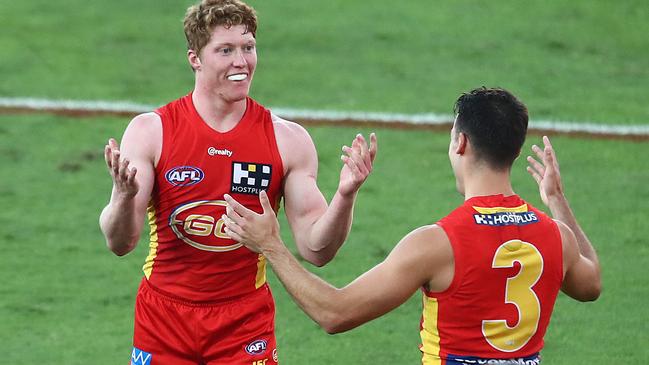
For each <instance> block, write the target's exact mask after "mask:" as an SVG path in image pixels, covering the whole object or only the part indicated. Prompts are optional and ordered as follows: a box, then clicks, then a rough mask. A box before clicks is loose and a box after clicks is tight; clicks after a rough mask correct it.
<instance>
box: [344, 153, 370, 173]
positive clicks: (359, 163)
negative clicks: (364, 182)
mask: <svg viewBox="0 0 649 365" xmlns="http://www.w3.org/2000/svg"><path fill="white" fill-rule="evenodd" d="M345 147H347V146H345ZM345 147H343V152H345V153H347V157H349V158H350V159H351V160H353V161H354V163H355V165H356V170H358V171H360V172H361V173H362V174H365V175H368V174H369V171H368V168H367V166H366V165H365V162H364V161H363V158H362V157H361V154H360V151H359V150H357V149H350V148H349V147H347V148H346V149H345Z"/></svg>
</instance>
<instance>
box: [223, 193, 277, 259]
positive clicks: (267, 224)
mask: <svg viewBox="0 0 649 365" xmlns="http://www.w3.org/2000/svg"><path fill="white" fill-rule="evenodd" d="M225 201H226V202H227V203H228V205H227V207H226V214H225V215H223V216H222V217H221V218H222V219H223V221H224V222H225V233H227V234H228V236H230V237H231V238H232V239H233V240H235V241H238V242H240V243H242V244H243V245H244V246H246V247H248V248H249V249H250V250H251V251H254V252H264V251H266V250H267V249H269V248H272V246H273V245H275V244H280V245H281V244H282V243H281V239H280V235H279V222H278V221H277V215H275V211H274V210H273V207H272V205H271V204H270V201H269V200H268V195H267V194H266V192H265V191H263V190H262V191H261V193H260V194H259V202H260V203H261V207H262V208H263V209H264V211H263V213H262V214H258V213H256V212H253V211H252V210H250V209H248V208H246V207H244V206H243V205H241V204H240V203H239V202H238V201H236V200H234V198H232V197H231V196H230V195H227V194H225Z"/></svg>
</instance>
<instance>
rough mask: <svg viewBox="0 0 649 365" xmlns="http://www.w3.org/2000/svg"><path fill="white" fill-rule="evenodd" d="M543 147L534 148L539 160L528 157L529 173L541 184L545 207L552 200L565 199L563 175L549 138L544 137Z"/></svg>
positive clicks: (540, 188) (535, 146) (540, 189)
mask: <svg viewBox="0 0 649 365" xmlns="http://www.w3.org/2000/svg"><path fill="white" fill-rule="evenodd" d="M543 145H544V148H543V149H541V148H540V147H539V146H537V145H533V146H532V151H533V152H534V154H535V155H536V157H537V158H538V160H537V159H535V158H534V157H532V156H527V162H528V166H527V172H529V173H530V175H532V177H533V178H534V180H536V182H537V184H539V191H540V193H541V200H543V203H544V204H545V205H549V203H550V202H551V200H553V199H555V198H562V197H563V185H562V183H561V173H560V172H559V162H558V161H557V157H556V154H555V153H554V149H553V148H552V144H551V143H550V139H549V138H548V137H547V136H543Z"/></svg>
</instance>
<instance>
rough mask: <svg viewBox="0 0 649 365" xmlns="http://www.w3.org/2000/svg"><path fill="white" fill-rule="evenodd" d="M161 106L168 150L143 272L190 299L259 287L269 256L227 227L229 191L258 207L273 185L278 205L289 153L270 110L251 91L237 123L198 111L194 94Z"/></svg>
mask: <svg viewBox="0 0 649 365" xmlns="http://www.w3.org/2000/svg"><path fill="white" fill-rule="evenodd" d="M156 113H157V114H158V115H159V116H160V118H161V120H162V136H163V137H162V152H161V155H160V160H159V162H158V165H157V166H156V169H155V185H154V187H153V191H152V194H151V201H150V203H149V208H148V217H149V226H150V229H151V233H150V243H149V255H148V257H147V258H146V262H145V264H144V267H143V271H144V275H145V277H146V279H147V280H148V281H149V284H150V285H152V286H153V287H154V288H156V289H158V290H160V291H162V292H164V293H166V294H168V295H171V296H175V297H178V298H182V299H185V300H190V301H218V300H223V299H228V298H233V297H237V296H240V295H243V294H247V293H250V292H253V291H255V290H256V289H258V288H259V287H261V286H262V285H263V284H264V283H265V282H266V263H265V259H264V257H263V256H262V255H260V254H257V253H254V252H252V251H250V250H248V249H247V248H245V247H243V246H242V245H241V244H239V243H237V242H236V241H234V240H232V239H230V238H229V237H228V236H227V235H226V234H225V232H224V224H223V221H222V219H221V216H222V215H223V214H225V206H226V203H225V201H224V200H223V195H224V194H226V193H227V194H230V195H232V197H234V198H235V199H236V200H238V201H239V202H240V203H242V204H243V205H245V206H246V207H248V208H249V209H252V210H254V211H256V212H258V213H261V212H262V211H263V209H262V208H261V205H260V203H259V192H260V191H261V190H266V192H267V193H268V197H269V199H270V201H271V203H272V204H273V208H274V209H275V210H276V211H277V207H278V205H279V200H280V198H281V187H282V177H283V167H282V160H281V157H280V154H279V151H278V149H277V142H276V140H275V133H274V129H273V122H272V119H271V115H270V112H269V111H268V110H267V109H265V108H264V107H262V106H261V105H259V104H258V103H256V102H255V101H254V100H252V99H251V98H248V99H247V104H246V112H245V114H244V115H243V117H242V119H241V121H239V123H238V124H237V125H236V126H235V127H234V128H233V129H232V130H230V131H228V132H225V133H219V132H217V131H215V130H214V129H212V128H210V127H209V126H208V125H207V124H206V123H205V122H204V121H203V119H202V118H201V117H200V116H199V114H198V112H197V111H196V108H195V107H194V104H193V101H192V94H191V93H190V94H189V95H187V96H184V97H182V98H180V99H178V100H176V101H173V102H171V103H169V104H167V105H165V106H163V107H161V108H159V109H158V110H156Z"/></svg>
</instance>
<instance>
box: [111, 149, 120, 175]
mask: <svg viewBox="0 0 649 365" xmlns="http://www.w3.org/2000/svg"><path fill="white" fill-rule="evenodd" d="M112 157H113V159H112V161H111V167H112V169H113V177H114V178H115V179H117V178H119V165H120V160H119V159H120V153H119V150H113V155H112Z"/></svg>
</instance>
